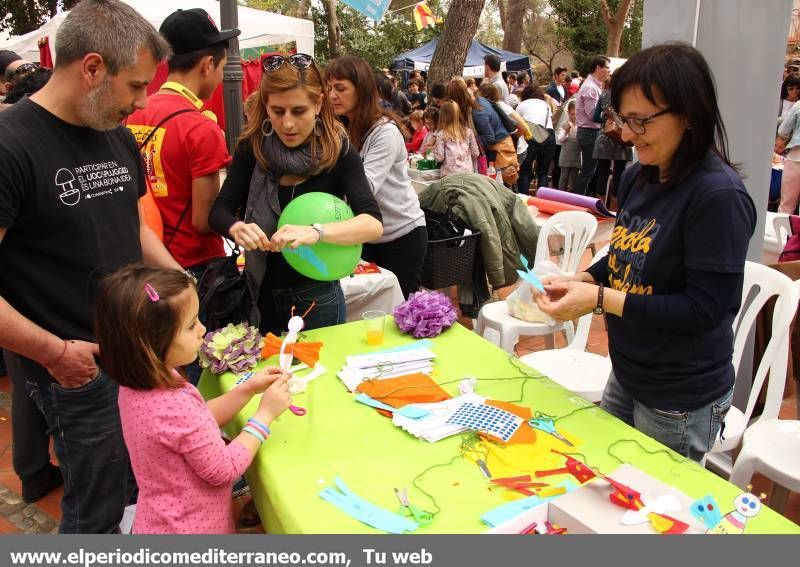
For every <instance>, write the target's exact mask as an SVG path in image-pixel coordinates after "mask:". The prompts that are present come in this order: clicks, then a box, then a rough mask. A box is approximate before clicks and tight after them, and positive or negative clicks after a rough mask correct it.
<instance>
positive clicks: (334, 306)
mask: <svg viewBox="0 0 800 567" xmlns="http://www.w3.org/2000/svg"><path fill="white" fill-rule="evenodd" d="M263 65H264V74H263V77H262V79H261V84H260V86H259V90H258V102H257V104H255V105H254V107H253V109H252V112H251V114H250V116H249V118H250V120H249V121H248V123H247V125H246V127H245V130H244V133H243V134H242V137H241V139H240V140H239V144H238V146H237V148H236V152H235V153H234V156H233V163H232V165H231V168H230V170H229V172H228V177H227V179H226V180H225V183H224V184H223V185H222V189H221V190H220V193H219V196H218V197H217V200H216V201H215V203H214V206H213V208H212V210H211V214H210V216H209V224H210V225H211V227H212V228H213V229H214V230H216V231H217V232H219V233H220V234H222V235H224V236H229V237H230V238H231V239H232V240H234V241H235V242H236V244H237V245H238V246H240V247H242V248H244V249H245V251H246V261H245V272H246V274H247V277H248V284H249V287H250V291H251V294H252V296H253V297H254V299H256V301H257V306H258V311H259V313H260V325H259V328H260V329H261V331H262V332H267V331H270V332H272V333H275V334H280V333H281V332H282V331H283V330H285V329H286V324H287V322H288V320H289V318H290V317H291V315H292V314H293V311H294V313H303V312H305V311H306V310H307V309H309V308H310V307H312V306H313V307H312V308H311V309H310V311H309V312H308V313H307V314H306V315H305V318H304V319H305V328H306V329H315V328H319V327H326V326H329V325H335V324H337V323H343V322H344V321H345V316H346V310H345V301H344V295H343V293H342V288H341V285H340V284H339V282H338V281H333V282H320V281H315V280H311V279H309V278H307V277H306V276H303V275H302V274H300V273H298V272H296V271H295V270H294V269H292V268H291V267H290V266H289V264H288V263H287V262H286V260H285V259H284V257H283V255H282V254H280V253H279V252H280V251H281V250H282V249H283V248H285V247H291V248H297V247H298V246H300V245H313V244H316V243H318V242H321V241H323V242H328V243H331V244H343V245H352V244H361V243H363V242H367V241H371V240H375V239H377V238H379V237H380V235H381V233H382V231H383V229H382V225H381V212H380V209H379V208H378V205H377V203H376V202H375V198H374V197H373V195H372V192H371V191H370V187H369V183H368V181H367V178H366V176H365V175H364V167H363V166H362V164H361V159H360V158H359V156H358V153H357V152H356V151H355V150H354V149H353V147H352V145H351V144H349V143H348V141H347V135H346V133H345V131H344V129H343V128H342V127H341V125H340V124H339V123H338V122H337V121H336V117H335V116H334V114H333V110H332V108H331V104H330V100H329V99H328V97H327V94H326V88H325V83H324V81H323V80H322V75H321V73H320V70H319V68H318V67H317V66H316V64H315V63H314V60H313V58H312V57H311V56H310V55H305V54H301V53H298V54H295V55H292V56H289V57H284V56H281V55H272V56H270V57H267V58H265V59H264V64H263ZM311 192H323V193H330V194H332V195H336V196H337V197H339V198H342V199H345V200H346V201H347V202H348V204H349V205H350V207H351V208H352V210H353V213H354V215H355V217H354V218H352V219H350V220H345V221H339V222H333V223H325V224H317V223H315V224H314V225H312V226H297V225H284V226H282V227H281V228H277V223H278V218H279V216H280V214H281V211H282V210H283V209H285V208H286V206H287V205H288V204H289V203H290V202H291V201H292V200H293V199H295V198H296V197H299V196H300V195H304V194H306V193H311Z"/></svg>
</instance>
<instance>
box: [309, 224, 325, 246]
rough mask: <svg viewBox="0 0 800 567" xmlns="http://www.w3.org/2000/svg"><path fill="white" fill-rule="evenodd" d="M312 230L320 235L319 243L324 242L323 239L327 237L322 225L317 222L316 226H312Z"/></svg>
mask: <svg viewBox="0 0 800 567" xmlns="http://www.w3.org/2000/svg"><path fill="white" fill-rule="evenodd" d="M311 228H313V229H314V230H316V231H317V235H319V238H317V242H322V237H323V236H325V229H323V228H322V225H321V224H319V223H318V222H315V223H314V224H312V225H311Z"/></svg>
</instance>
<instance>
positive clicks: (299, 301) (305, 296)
mask: <svg viewBox="0 0 800 567" xmlns="http://www.w3.org/2000/svg"><path fill="white" fill-rule="evenodd" d="M314 301H316V303H315V304H314V307H313V308H312V309H311V311H309V312H308V315H306V316H305V317H304V318H303V320H304V321H305V326H304V327H303V329H304V330H307V331H310V330H311V329H319V328H321V327H330V326H331V325H338V324H339V323H344V322H345V321H346V319H347V306H346V305H345V301H344V293H343V292H342V286H341V284H340V283H339V281H338V280H337V281H333V282H317V281H312V282H305V283H301V284H298V285H296V286H294V287H290V288H287V289H273V290H268V289H267V288H265V287H262V288H261V295H260V297H259V298H258V307H259V310H260V311H261V324H260V325H259V329H260V330H261V332H262V333H264V334H266V333H267V332H270V333H274V334H275V335H277V336H280V335H281V334H282V333H284V332H286V330H287V329H286V324H287V323H288V322H289V318H290V317H291V313H292V307H294V314H295V315H302V314H303V313H305V311H306V309H308V308H309V307H310V306H311V303H312V302H314Z"/></svg>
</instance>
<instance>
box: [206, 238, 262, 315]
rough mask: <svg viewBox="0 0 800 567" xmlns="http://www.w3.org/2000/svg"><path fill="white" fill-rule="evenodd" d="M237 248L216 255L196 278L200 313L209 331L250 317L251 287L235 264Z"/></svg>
mask: <svg viewBox="0 0 800 567" xmlns="http://www.w3.org/2000/svg"><path fill="white" fill-rule="evenodd" d="M238 258H239V250H238V248H234V250H233V253H232V254H231V255H230V256H226V257H224V258H216V259H214V260H211V261H210V262H209V263H208V266H207V267H206V269H205V270H204V271H203V273H202V274H201V275H200V277H198V279H197V295H198V296H199V297H200V314H201V319H203V321H204V324H205V326H206V328H207V329H208V330H209V331H214V330H216V329H220V328H222V327H224V326H225V325H227V324H228V323H233V324H234V325H236V324H238V323H241V322H243V321H247V322H249V323H253V321H249V318H250V307H251V300H250V290H249V289H248V287H247V278H246V277H245V275H244V273H243V272H240V271H239V266H238V265H237V264H236V261H237V259H238Z"/></svg>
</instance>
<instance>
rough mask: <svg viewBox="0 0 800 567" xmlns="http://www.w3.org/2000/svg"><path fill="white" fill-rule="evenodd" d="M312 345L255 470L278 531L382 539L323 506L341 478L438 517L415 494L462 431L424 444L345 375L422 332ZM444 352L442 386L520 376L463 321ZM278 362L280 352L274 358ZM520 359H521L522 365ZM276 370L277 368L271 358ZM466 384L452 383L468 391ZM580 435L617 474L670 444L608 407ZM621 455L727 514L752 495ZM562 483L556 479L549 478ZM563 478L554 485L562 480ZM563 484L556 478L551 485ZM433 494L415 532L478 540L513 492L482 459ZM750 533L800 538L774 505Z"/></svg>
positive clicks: (585, 417) (374, 497)
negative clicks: (489, 516)
mask: <svg viewBox="0 0 800 567" xmlns="http://www.w3.org/2000/svg"><path fill="white" fill-rule="evenodd" d="M306 339H307V340H321V341H323V342H324V343H325V344H324V347H323V349H322V352H321V358H320V361H321V362H322V364H324V365H325V367H326V368H327V369H328V372H327V373H326V374H325V375H323V376H320V377H319V378H317V379H316V380H314V381H312V382H310V383H309V387H308V391H307V392H305V393H303V394H300V395H298V396H296V397H295V403H296V404H297V405H300V406H303V407H305V408H307V409H308V414H307V415H306V416H304V417H298V416H295V415H293V414H292V413H290V412H288V411H287V412H286V413H284V414H283V415H282V416H281V417H280V418H279V419H277V420H276V421H275V422H274V424H273V425H272V437H270V439H269V440H268V441H267V442H266V443H265V444H264V446H263V447H262V448H261V450H260V452H259V454H258V455H257V457H256V459H255V460H254V462H253V465H252V466H251V467H250V469H249V470H248V472H247V474H246V477H247V481H248V483H249V484H250V488H251V490H252V493H253V496H254V499H255V501H256V506H257V508H258V511H259V514H260V515H261V518H262V521H263V523H264V526H265V528H266V530H267V531H268V532H269V533H362V532H363V533H377V530H374V529H372V528H370V527H368V526H366V525H364V524H362V523H360V522H358V521H357V520H354V519H352V518H351V517H349V516H347V515H346V514H344V513H342V512H340V511H339V510H338V509H336V508H335V507H333V506H332V505H330V504H328V503H327V502H325V501H323V500H322V499H321V498H320V497H319V496H318V494H319V492H320V490H322V488H324V487H325V486H329V485H332V484H333V479H334V477H336V476H337V475H338V476H341V477H342V479H343V480H344V481H345V482H346V483H347V484H348V485H349V487H350V488H351V489H352V490H353V491H355V492H356V493H357V494H358V495H359V496H362V497H364V498H366V499H368V500H370V501H371V502H373V503H375V504H377V505H379V506H382V507H384V508H386V509H389V510H396V509H397V508H398V502H397V499H396V497H395V494H394V491H393V488H394V487H404V486H406V487H409V494H410V497H411V500H412V503H415V504H416V505H417V506H419V507H422V508H426V509H428V510H430V509H431V508H432V506H431V504H430V502H429V501H428V500H427V498H425V496H423V495H422V494H420V493H419V492H418V491H416V490H414V489H413V488H411V484H412V480H413V479H414V477H416V476H417V475H419V474H420V473H421V472H423V471H424V470H425V469H427V468H428V467H430V466H432V465H436V464H446V463H449V462H450V461H451V460H453V459H454V457H457V456H458V455H459V445H460V443H461V438H460V436H453V437H450V438H447V439H444V440H442V441H439V442H437V443H428V442H427V441H423V440H418V439H416V438H414V437H412V436H411V435H409V434H407V433H406V432H405V431H403V430H401V429H399V428H397V427H395V426H393V425H392V422H391V420H390V419H388V418H385V417H382V416H380V415H378V413H377V412H376V411H375V410H374V409H371V408H369V407H367V406H365V405H362V404H359V403H357V402H355V401H354V400H353V394H350V393H349V392H348V391H347V389H346V388H345V386H344V384H342V382H341V381H340V380H339V379H338V378H337V377H336V372H337V371H338V370H339V369H340V368H341V367H342V365H343V364H344V357H345V356H346V355H350V354H362V353H367V352H370V351H377V350H382V349H385V348H389V347H393V346H399V345H402V344H405V343H408V342H410V341H413V340H414V339H412V338H411V337H409V336H407V335H403V334H401V333H400V332H399V331H398V330H397V329H396V327H395V326H394V325H393V324H391V323H389V324H387V333H386V340H385V342H384V344H383V345H381V346H379V347H370V346H367V344H366V342H365V340H364V336H363V328H362V324H361V323H360V322H356V323H348V324H345V325H339V326H336V327H329V328H326V329H319V330H316V331H310V332H308V333H306ZM432 349H433V351H434V352H435V353H436V355H437V358H436V359H435V365H434V368H435V370H436V374H435V379H436V380H437V381H438V382H440V383H442V382H448V381H451V380H458V379H460V378H463V377H465V376H474V377H477V378H504V377H513V376H520V372H519V371H518V370H517V369H516V368H515V367H514V366H513V365H512V363H511V361H510V359H509V356H508V354H507V353H505V352H504V351H502V350H500V349H499V348H497V347H495V346H494V345H492V344H491V343H489V342H487V341H486V340H484V339H482V338H480V337H479V336H478V335H476V334H474V333H472V332H471V331H469V330H467V329H465V328H464V327H461V326H459V325H456V326H454V327H453V328H451V329H449V330H447V331H446V332H444V333H443V334H442V335H440V336H439V337H436V338H435V339H433V347H432ZM267 362H268V363H270V364H276V363H277V357H273V358H272V359H270V360H269V361H267ZM517 363H518V361H517ZM262 364H266V363H262ZM526 381H527V383H526V385H525V389H524V398H523V401H522V402H521V404H522V405H525V406H528V407H531V408H532V409H533V410H538V411H542V412H545V413H547V414H550V415H553V416H560V415H566V414H567V413H569V412H571V411H573V410H575V409H576V408H577V407H580V406H581V405H584V402H583V401H582V400H580V399H577V398H575V397H574V396H573V395H572V393H571V392H568V391H567V390H564V389H563V388H561V387H560V386H558V385H556V384H554V383H552V382H550V381H549V380H546V379H544V380H542V379H530V378H528V379H526ZM234 382H235V377H234V376H233V375H232V374H225V375H222V376H219V377H218V376H215V375H213V374H211V373H209V372H207V371H206V372H205V373H204V374H203V377H202V379H201V382H200V391H201V392H202V394H203V395H204V396H205V397H206V398H207V399H208V398H213V397H215V396H218V395H219V394H221V393H222V392H224V391H227V390H229V389H230V388H232V387H233V386H234ZM522 382H523V380H522V379H518V380H496V381H479V382H478V385H477V393H479V394H480V395H483V396H487V397H490V398H494V399H500V400H516V399H519V396H520V392H521V386H522ZM457 386H458V384H457V383H453V384H450V385H447V386H445V389H446V390H448V391H449V392H450V393H452V394H454V395H457V393H458V392H457ZM255 407H256V402H255V400H252V401H251V402H250V404H249V405H248V406H247V407H245V408H244V409H243V410H242V412H241V413H240V414H239V415H238V416H237V417H236V418H235V419H234V420H233V422H232V423H231V424H229V425H228V433H229V434H230V435H232V436H235V435H236V434H238V432H239V430H240V429H241V427H242V426H243V425H244V423H245V421H246V420H247V418H248V417H250V416H251V415H252V414H253V412H254V410H255ZM558 425H559V427H564V428H565V429H567V430H568V431H569V432H571V433H573V434H575V435H577V436H579V437H580V438H581V439H582V440H583V443H582V444H580V446H579V447H577V449H576V450H577V451H578V452H580V453H581V454H582V455H584V456H585V457H586V460H587V462H588V463H589V464H591V465H592V466H595V467H598V468H599V469H600V470H601V471H603V472H611V471H613V470H614V469H615V468H616V467H617V466H619V464H620V463H619V461H617V460H616V459H614V458H613V457H612V456H611V455H610V454H609V452H608V448H609V446H610V445H611V444H612V443H614V442H615V441H617V440H619V439H635V440H637V441H638V442H639V443H640V444H641V445H642V446H643V447H645V448H647V449H648V450H650V451H657V450H659V449H663V446H662V445H660V444H659V443H657V442H655V441H653V440H652V439H650V438H649V437H646V436H644V435H642V434H640V433H639V432H637V431H635V430H634V429H632V428H630V427H628V426H627V425H625V424H624V423H622V422H621V421H619V420H617V419H616V418H614V417H612V416H610V415H609V414H607V413H605V412H604V411H602V410H600V409H599V408H592V409H588V410H585V411H580V412H578V413H576V414H574V415H572V416H570V417H567V418H565V419H564V420H563V421H562V422H559V423H558ZM612 452H613V454H614V455H615V456H616V457H618V458H620V459H622V460H625V461H627V462H630V463H631V464H633V465H634V466H636V467H638V468H640V469H641V470H643V471H645V472H647V473H649V474H650V475H652V476H654V477H656V478H658V479H660V480H662V481H663V482H665V483H667V484H670V485H673V486H675V487H677V488H679V489H680V490H682V491H683V492H685V493H686V494H687V495H689V496H690V497H693V498H700V497H702V496H704V495H705V494H707V493H712V494H713V495H714V496H715V497H716V499H717V501H718V502H719V503H720V505H721V506H722V508H723V509H726V508H728V505H729V504H731V503H732V500H733V498H734V497H735V496H736V495H737V494H739V492H741V491H740V490H739V489H738V488H737V487H735V486H733V485H731V484H729V483H728V482H726V481H724V480H723V479H721V478H719V477H717V476H716V475H714V474H713V473H711V472H708V471H706V470H705V469H702V468H701V467H699V466H697V465H695V464H693V463H686V464H676V463H675V462H673V461H672V460H671V459H669V457H668V456H667V455H666V454H664V453H659V454H655V455H649V454H647V453H645V452H644V451H643V450H642V448H641V447H639V446H637V445H636V444H634V443H624V444H619V445H617V446H615V447H614V450H613V451H612ZM550 478H552V477H550ZM554 480H555V479H554ZM551 482H552V481H551ZM419 484H420V485H421V486H422V487H423V488H424V489H425V490H426V491H428V492H429V493H431V494H432V495H433V496H434V497H435V498H436V501H437V503H438V505H439V507H440V508H441V512H440V513H439V514H438V515H437V516H436V518H435V520H434V521H433V523H432V524H430V525H429V526H426V527H424V528H420V529H418V530H417V531H416V532H415V533H479V532H482V531H485V530H486V529H487V526H486V525H485V524H483V523H482V522H481V520H480V516H481V514H483V513H484V512H486V511H488V510H490V509H491V508H494V507H496V506H499V505H501V504H504V503H506V502H508V500H506V499H504V498H503V496H502V491H492V492H490V491H488V490H487V488H486V486H487V485H486V479H485V478H484V477H483V476H482V475H481V474H480V471H479V469H478V468H477V467H476V465H475V463H474V462H472V461H470V460H468V459H464V458H456V459H455V460H454V461H453V463H452V464H450V465H447V466H441V467H437V468H435V469H432V470H431V471H429V472H428V473H426V474H425V476H424V477H423V478H422V480H421V481H420V482H419ZM747 532H748V533H800V527H798V526H797V525H795V524H794V523H792V522H790V521H789V520H787V519H785V518H784V517H782V516H780V515H778V514H776V513H775V512H773V511H772V510H769V509H767V508H766V507H764V508H763V510H762V512H761V513H760V514H759V515H758V516H757V517H755V518H753V519H751V520H750V521H749V522H748V524H747Z"/></svg>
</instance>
